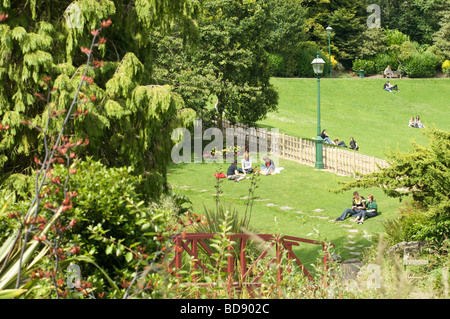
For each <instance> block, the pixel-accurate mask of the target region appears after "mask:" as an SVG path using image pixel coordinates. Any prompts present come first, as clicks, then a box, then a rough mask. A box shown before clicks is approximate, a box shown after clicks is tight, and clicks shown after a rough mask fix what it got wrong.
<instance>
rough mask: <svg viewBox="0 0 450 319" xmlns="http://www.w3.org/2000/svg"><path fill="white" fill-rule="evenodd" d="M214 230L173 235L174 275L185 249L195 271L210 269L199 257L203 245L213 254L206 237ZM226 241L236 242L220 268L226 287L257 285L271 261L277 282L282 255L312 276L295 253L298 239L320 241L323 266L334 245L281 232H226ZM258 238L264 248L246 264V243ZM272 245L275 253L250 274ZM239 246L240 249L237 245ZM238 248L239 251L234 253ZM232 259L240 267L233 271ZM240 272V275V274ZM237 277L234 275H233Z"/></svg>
mask: <svg viewBox="0 0 450 319" xmlns="http://www.w3.org/2000/svg"><path fill="white" fill-rule="evenodd" d="M215 236H216V234H210V233H185V234H183V235H181V234H179V235H175V236H174V237H173V238H172V239H173V241H174V244H175V247H174V251H175V256H174V258H173V259H172V261H171V262H170V263H169V271H171V272H175V275H176V276H177V277H178V278H181V275H179V274H177V272H176V270H177V269H182V266H183V265H182V258H183V253H187V254H188V255H190V256H191V257H193V258H192V260H193V266H192V267H193V270H194V271H196V270H198V269H199V268H201V269H203V270H204V271H205V272H207V273H209V272H210V270H209V269H208V267H206V266H205V265H204V264H203V263H202V261H201V260H200V258H199V249H202V250H203V251H204V252H206V254H208V255H209V256H212V255H213V251H212V249H211V248H210V247H209V246H208V241H209V240H211V239H213V238H215ZM228 239H229V242H232V241H233V242H234V243H235V245H229V246H228V252H229V253H230V254H229V257H227V267H226V269H223V271H225V272H226V273H227V274H228V289H231V287H238V288H241V287H243V286H247V287H249V288H251V289H252V287H260V286H261V283H259V280H260V279H261V277H262V276H263V274H264V271H265V270H266V269H267V268H268V267H269V266H270V265H272V264H273V263H276V265H277V283H278V284H280V283H281V281H282V279H283V271H284V268H285V267H283V265H282V258H283V255H285V256H286V257H287V261H288V262H289V261H290V262H291V263H292V261H293V262H295V264H297V265H298V267H300V269H301V270H302V272H303V273H304V275H305V276H306V277H307V278H309V279H312V276H311V274H310V273H309V272H308V270H307V269H306V268H305V266H304V265H303V263H302V262H301V261H300V259H299V258H298V256H297V255H296V254H295V253H294V251H293V247H294V246H300V243H306V244H313V245H321V246H322V247H323V252H324V253H323V265H324V267H325V269H327V265H328V261H329V254H328V246H334V245H333V244H326V243H323V242H319V241H316V240H311V239H305V238H299V237H293V236H280V235H271V234H257V235H248V234H231V235H228ZM250 240H257V241H263V242H265V243H266V244H265V248H264V249H263V251H262V253H261V254H260V255H259V256H258V257H257V258H256V260H255V261H254V262H253V264H251V265H248V264H247V250H246V247H247V245H248V241H250ZM274 246H275V255H274V256H272V258H270V260H269V261H268V263H267V265H266V266H265V267H263V270H261V271H260V272H259V273H258V274H257V275H256V276H255V277H254V278H251V277H252V276H251V274H254V271H253V270H254V269H255V268H256V265H257V263H258V262H260V261H261V260H262V259H263V258H265V257H266V256H267V254H268V253H269V251H270V250H271V249H272V248H273V247H274ZM237 247H239V249H236V248H237ZM237 251H239V253H237ZM235 259H238V260H239V263H237V264H238V265H240V271H239V272H235V269H234V267H235ZM286 268H287V271H288V272H290V268H289V267H286ZM238 274H239V275H240V276H239V275H238ZM236 277H237V278H236ZM192 278H193V280H194V281H196V280H197V279H198V275H196V274H193V275H192Z"/></svg>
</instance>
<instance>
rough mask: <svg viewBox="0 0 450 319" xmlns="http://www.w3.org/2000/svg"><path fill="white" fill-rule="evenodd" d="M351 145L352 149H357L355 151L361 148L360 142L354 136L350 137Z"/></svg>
mask: <svg viewBox="0 0 450 319" xmlns="http://www.w3.org/2000/svg"><path fill="white" fill-rule="evenodd" d="M350 147H351V149H352V150H355V151H358V150H359V146H358V143H356V141H355V139H354V138H353V137H350Z"/></svg>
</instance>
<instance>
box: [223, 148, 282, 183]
mask: <svg viewBox="0 0 450 319" xmlns="http://www.w3.org/2000/svg"><path fill="white" fill-rule="evenodd" d="M263 160H264V165H261V169H260V170H254V169H253V168H252V160H251V159H250V155H249V153H248V151H245V153H244V158H243V159H242V161H241V167H238V166H237V160H234V161H233V163H232V164H231V165H230V166H229V167H228V169H227V178H228V179H229V180H234V181H235V182H239V181H241V180H243V179H244V178H245V177H246V175H247V174H251V173H253V172H258V173H260V174H262V175H272V174H274V173H275V163H274V162H273V160H271V159H270V158H269V157H268V156H264V157H263Z"/></svg>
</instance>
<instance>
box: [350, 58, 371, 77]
mask: <svg viewBox="0 0 450 319" xmlns="http://www.w3.org/2000/svg"><path fill="white" fill-rule="evenodd" d="M352 70H353V71H354V72H355V73H358V71H359V70H364V74H365V75H372V74H375V73H376V72H377V69H376V65H375V62H374V61H372V60H361V59H356V60H354V61H353V66H352Z"/></svg>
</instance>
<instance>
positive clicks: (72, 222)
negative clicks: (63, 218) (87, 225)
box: [69, 219, 77, 227]
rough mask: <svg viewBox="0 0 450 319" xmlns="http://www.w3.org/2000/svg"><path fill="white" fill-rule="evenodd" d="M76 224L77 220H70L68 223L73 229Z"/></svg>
mask: <svg viewBox="0 0 450 319" xmlns="http://www.w3.org/2000/svg"><path fill="white" fill-rule="evenodd" d="M76 224H77V220H76V219H72V220H71V221H70V223H69V226H70V227H75V225H76Z"/></svg>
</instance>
